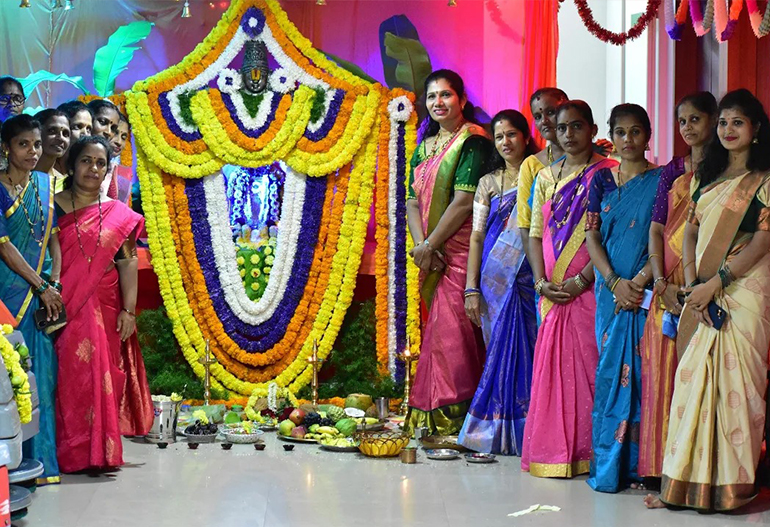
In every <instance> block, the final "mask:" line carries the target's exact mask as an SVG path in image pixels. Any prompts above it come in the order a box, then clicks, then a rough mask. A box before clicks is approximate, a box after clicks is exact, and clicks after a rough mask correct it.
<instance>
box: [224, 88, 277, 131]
mask: <svg viewBox="0 0 770 527" xmlns="http://www.w3.org/2000/svg"><path fill="white" fill-rule="evenodd" d="M275 97H277V95H276V94H275V93H273V92H271V91H267V92H265V93H264V95H263V97H262V101H261V102H260V103H259V108H258V109H257V115H255V116H254V117H252V116H251V115H249V111H248V110H247V109H246V105H245V104H243V96H242V95H241V94H240V92H237V93H233V94H232V95H231V99H232V101H233V105H234V106H235V112H236V113H237V114H238V118H239V119H240V120H241V122H242V123H243V126H244V127H246V128H248V129H249V130H258V129H259V128H261V127H262V126H263V125H264V124H265V122H267V118H268V117H269V116H270V109H271V108H272V105H273V99H274V98H275Z"/></svg>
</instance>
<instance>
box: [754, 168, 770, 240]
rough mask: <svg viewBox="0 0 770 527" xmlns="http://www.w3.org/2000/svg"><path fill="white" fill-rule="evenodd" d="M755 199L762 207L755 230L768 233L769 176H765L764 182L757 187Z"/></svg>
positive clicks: (769, 220)
mask: <svg viewBox="0 0 770 527" xmlns="http://www.w3.org/2000/svg"><path fill="white" fill-rule="evenodd" d="M757 199H758V200H759V202H760V204H761V205H762V208H760V209H759V217H758V218H757V230H758V231H765V232H767V231H770V207H769V206H768V205H770V175H767V176H765V181H764V182H763V183H762V185H761V186H760V187H759V191H758V192H757Z"/></svg>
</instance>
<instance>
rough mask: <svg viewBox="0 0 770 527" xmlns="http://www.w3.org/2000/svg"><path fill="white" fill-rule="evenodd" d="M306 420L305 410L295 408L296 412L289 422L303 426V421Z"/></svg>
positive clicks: (290, 416) (292, 414)
mask: <svg viewBox="0 0 770 527" xmlns="http://www.w3.org/2000/svg"><path fill="white" fill-rule="evenodd" d="M304 420H305V412H304V411H303V410H300V409H299V408H295V409H294V411H293V412H292V413H291V415H289V421H291V422H292V423H294V424H295V425H301V424H302V421H304Z"/></svg>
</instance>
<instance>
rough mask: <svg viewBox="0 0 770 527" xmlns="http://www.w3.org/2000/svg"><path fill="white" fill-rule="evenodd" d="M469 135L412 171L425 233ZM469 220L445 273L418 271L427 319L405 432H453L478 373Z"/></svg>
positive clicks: (447, 250)
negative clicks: (468, 297)
mask: <svg viewBox="0 0 770 527" xmlns="http://www.w3.org/2000/svg"><path fill="white" fill-rule="evenodd" d="M473 135H474V134H473V133H471V132H470V131H469V130H465V131H464V132H462V133H460V134H459V135H457V136H456V137H455V138H454V139H452V140H451V141H450V142H449V144H448V145H447V146H446V148H445V149H444V150H443V151H442V152H441V153H440V154H439V155H437V156H436V157H433V158H430V159H427V160H425V161H423V162H422V163H420V164H419V165H418V166H417V167H416V169H415V181H414V183H413V184H412V187H413V189H414V191H415V194H416V197H417V200H418V202H419V206H420V217H421V218H422V223H423V232H425V233H426V235H427V234H429V233H430V232H432V229H433V228H435V225H436V223H437V222H438V218H440V217H441V215H442V214H443V212H444V210H445V209H446V206H448V204H449V202H450V201H451V199H450V197H449V195H450V193H451V192H452V189H453V178H454V170H455V167H456V165H457V163H458V162H459V157H460V152H461V150H462V146H463V141H464V140H465V139H467V138H468V137H472V136H473ZM437 204H438V205H439V206H438V207H437ZM472 222H473V220H472V218H471V217H470V216H469V217H468V219H467V220H466V221H465V222H464V223H463V225H462V226H461V227H460V228H459V229H458V230H457V232H455V233H454V234H453V235H452V236H450V237H449V238H448V239H447V240H446V242H444V247H443V254H444V258H445V261H446V267H445V268H444V271H443V273H437V272H431V273H428V274H427V275H425V274H424V273H421V275H420V282H421V292H422V297H423V299H424V300H425V303H426V304H427V306H428V317H427V320H426V322H425V325H424V328H423V337H422V347H421V350H420V359H419V361H418V363H417V371H416V372H415V378H414V385H413V387H412V391H411V395H410V399H409V405H410V409H409V412H408V415H407V418H406V424H405V428H406V429H407V430H413V429H414V428H417V427H427V428H428V429H429V430H430V431H431V432H438V433H439V434H441V435H454V434H457V432H458V431H459V430H460V428H461V427H462V425H463V422H464V421H465V416H466V414H467V412H468V407H469V405H470V401H471V399H472V398H473V395H474V393H475V392H476V387H477V385H478V381H479V378H480V377H481V372H482V370H483V367H484V341H483V338H482V335H481V331H479V329H478V328H476V327H475V326H474V325H473V324H472V323H471V321H470V319H468V317H467V316H466V314H465V302H464V291H465V278H466V272H467V266H468V249H469V246H470V236H471V230H472Z"/></svg>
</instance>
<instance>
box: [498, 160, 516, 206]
mask: <svg viewBox="0 0 770 527" xmlns="http://www.w3.org/2000/svg"><path fill="white" fill-rule="evenodd" d="M500 170H502V172H501V173H500V197H499V199H498V200H497V210H498V212H499V211H500V207H502V205H503V196H505V175H506V174H508V173H513V171H514V170H516V169H511V168H508V167H505V168H502V169H500ZM509 171H510V172H509ZM517 172H518V171H517ZM517 176H518V174H517ZM518 179H519V178H518V177H516V178H515V179H514V180H513V182H512V183H511V188H513V187H515V186H516V185H517V183H518Z"/></svg>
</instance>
